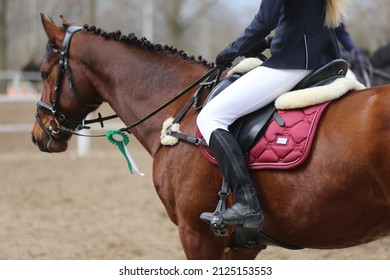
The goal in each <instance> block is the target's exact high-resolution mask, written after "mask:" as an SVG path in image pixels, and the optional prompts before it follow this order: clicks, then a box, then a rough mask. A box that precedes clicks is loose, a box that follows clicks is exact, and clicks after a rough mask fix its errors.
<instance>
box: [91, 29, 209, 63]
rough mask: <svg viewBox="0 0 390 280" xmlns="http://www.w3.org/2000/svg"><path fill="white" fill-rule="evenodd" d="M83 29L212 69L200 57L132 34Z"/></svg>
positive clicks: (118, 31)
mask: <svg viewBox="0 0 390 280" xmlns="http://www.w3.org/2000/svg"><path fill="white" fill-rule="evenodd" d="M83 27H84V29H85V30H86V31H88V32H90V33H94V34H96V35H99V36H102V37H103V38H106V39H111V40H115V41H121V42H124V43H126V44H134V45H137V46H139V47H141V48H144V49H148V50H150V51H153V52H167V53H170V54H174V55H178V56H180V57H181V58H183V59H184V60H192V61H194V62H196V63H201V64H203V65H205V66H208V67H210V68H211V67H214V63H209V62H208V61H207V60H206V59H204V58H203V57H202V56H198V57H197V58H195V56H193V55H191V56H189V55H187V54H186V53H185V52H184V51H183V50H178V49H177V48H175V47H173V46H169V45H161V44H153V43H152V42H150V41H149V40H148V39H146V38H145V37H142V38H138V37H137V36H136V35H135V34H134V33H130V34H129V35H127V36H126V35H123V34H122V32H121V31H120V30H116V31H113V32H106V31H104V30H102V29H101V28H98V27H96V26H94V25H92V26H90V25H88V24H84V26H83Z"/></svg>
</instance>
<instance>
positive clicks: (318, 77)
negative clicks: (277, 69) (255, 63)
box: [205, 59, 348, 153]
mask: <svg viewBox="0 0 390 280" xmlns="http://www.w3.org/2000/svg"><path fill="white" fill-rule="evenodd" d="M347 71H348V63H347V62H346V61H345V60H343V59H336V60H334V61H332V62H330V63H328V64H326V65H325V66H323V67H321V68H320V69H318V70H316V71H314V72H313V73H311V74H309V75H308V76H307V77H305V78H304V79H303V80H302V81H301V82H299V83H298V84H297V85H296V86H295V87H294V88H293V89H292V90H293V91H295V90H300V89H305V88H309V87H316V86H323V85H327V84H330V83H331V82H333V81H334V80H336V79H338V78H341V77H345V75H346V74H347ZM244 74H245V73H233V74H231V75H229V76H227V77H226V78H224V79H223V80H221V82H220V83H219V84H218V85H217V86H216V87H215V88H214V89H213V90H212V92H211V93H210V94H209V96H208V98H207V99H206V101H205V105H206V104H207V103H208V102H209V101H210V100H211V99H213V98H214V97H215V96H217V95H218V94H219V93H220V92H222V91H223V90H224V89H226V88H227V87H228V86H229V85H231V84H232V83H234V82H235V81H236V80H237V79H238V78H240V77H241V76H243V75H244ZM272 116H274V117H275V119H277V120H278V123H279V125H281V126H283V120H282V119H281V118H278V115H277V113H276V108H275V105H274V103H273V102H272V103H270V104H268V105H267V106H265V107H263V108H261V109H259V110H258V111H255V112H253V113H251V114H249V115H246V116H244V117H241V118H239V119H237V120H236V121H235V122H234V123H233V124H232V125H231V126H230V127H229V130H230V132H231V133H232V134H233V135H234V136H235V137H236V138H237V140H238V143H239V144H240V146H241V148H242V150H243V151H244V153H246V152H248V151H249V150H250V149H251V147H252V145H253V144H254V143H255V142H256V140H258V138H259V137H260V136H261V135H262V133H263V130H264V129H265V128H266V124H267V122H268V120H269V119H270V118H271V117H272Z"/></svg>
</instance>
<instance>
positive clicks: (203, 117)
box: [197, 67, 310, 229]
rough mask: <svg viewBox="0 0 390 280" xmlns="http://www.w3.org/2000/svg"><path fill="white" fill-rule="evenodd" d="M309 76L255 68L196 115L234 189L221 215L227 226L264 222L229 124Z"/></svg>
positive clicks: (252, 225) (303, 72) (254, 226)
mask: <svg viewBox="0 0 390 280" xmlns="http://www.w3.org/2000/svg"><path fill="white" fill-rule="evenodd" d="M309 73H310V71H308V70H278V69H270V68H266V67H258V68H256V69H255V70H252V71H251V72H249V73H247V74H245V75H244V76H243V77H241V78H240V79H238V80H237V81H236V82H234V83H233V84H232V85H231V86H229V87H228V88H227V89H225V90H224V91H223V92H221V93H220V94H219V95H218V96H216V97H215V98H214V99H213V100H212V101H211V102H210V103H209V104H208V105H207V106H206V107H205V108H204V109H203V110H202V111H201V113H200V114H199V116H198V120H197V124H198V127H199V129H200V131H201V133H202V135H203V137H204V138H205V140H206V142H207V143H208V144H209V146H210V149H211V151H212V152H213V154H214V156H215V158H216V160H217V162H218V165H219V167H220V168H221V170H222V173H223V175H224V177H225V179H226V180H227V181H228V183H229V185H230V187H231V188H232V190H233V195H234V199H235V204H234V205H233V206H232V207H231V208H229V209H227V210H226V211H225V212H224V213H223V214H222V216H223V218H224V220H225V223H226V224H237V225H243V226H244V227H247V228H251V229H260V228H261V225H262V221H263V216H262V213H261V211H260V207H259V203H258V200H257V194H256V190H255V187H254V184H253V182H252V180H251V178H250V176H249V171H248V169H247V166H246V160H245V156H244V154H243V152H242V150H241V148H240V147H239V145H238V143H237V140H236V139H235V138H234V137H233V136H232V135H231V134H230V132H229V131H228V127H229V125H231V124H232V123H233V122H234V121H235V120H236V119H238V118H239V117H241V116H244V115H246V114H249V113H251V112H253V111H255V110H257V109H259V108H262V107H264V106H266V105H268V104H269V103H270V102H272V101H273V100H274V99H276V98H277V97H278V96H280V95H281V94H283V93H285V92H287V91H288V90H290V89H292V88H293V87H294V86H295V85H296V84H297V83H298V82H299V81H301V80H302V79H303V78H304V77H305V76H307V75H308V74H309Z"/></svg>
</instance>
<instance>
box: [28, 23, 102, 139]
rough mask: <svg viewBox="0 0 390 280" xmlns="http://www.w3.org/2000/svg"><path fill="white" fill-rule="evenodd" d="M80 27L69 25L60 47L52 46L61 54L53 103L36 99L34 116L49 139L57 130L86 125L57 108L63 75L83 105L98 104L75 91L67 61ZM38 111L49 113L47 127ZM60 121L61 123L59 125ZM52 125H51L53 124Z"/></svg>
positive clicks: (94, 105) (74, 128) (94, 106)
mask: <svg viewBox="0 0 390 280" xmlns="http://www.w3.org/2000/svg"><path fill="white" fill-rule="evenodd" d="M82 29H83V28H82V27H79V26H69V27H68V28H67V29H66V33H65V37H64V41H63V43H62V46H61V49H55V48H52V50H53V52H55V53H59V54H60V55H61V59H60V60H59V63H58V73H57V78H56V84H55V87H54V92H55V96H54V100H53V104H52V105H51V104H47V103H45V102H43V101H38V103H37V111H36V114H35V118H36V120H37V122H38V124H39V126H40V127H41V128H42V130H43V131H44V132H45V133H46V134H47V136H48V137H49V138H50V139H53V138H55V136H54V135H57V134H58V133H59V132H61V131H62V132H64V133H66V134H71V133H72V132H73V131H75V130H80V129H82V128H83V127H85V125H86V121H85V120H82V121H78V120H74V119H72V118H70V117H68V116H67V115H66V114H65V113H63V112H62V111H61V110H60V109H59V98H60V95H61V84H62V81H63V77H64V75H66V77H67V79H68V81H69V88H70V89H71V90H72V91H73V93H74V95H75V96H76V98H77V100H78V101H79V102H80V103H81V104H82V105H84V106H86V107H90V108H98V107H99V106H100V105H101V103H100V104H90V103H87V102H86V101H85V100H84V99H83V98H82V97H81V96H80V94H79V92H78V91H77V89H76V87H75V85H74V82H73V77H72V72H71V69H70V65H69V63H68V53H69V47H70V42H71V40H72V38H73V36H74V35H75V34H76V33H77V32H79V31H80V30H82ZM39 111H42V112H44V113H46V114H48V115H51V120H50V125H49V127H46V126H45V125H44V123H43V121H42V119H41V116H40V115H39ZM60 122H61V123H62V124H63V125H60ZM52 124H53V125H54V126H53V125H52ZM55 140H56V141H60V140H59V139H58V138H55Z"/></svg>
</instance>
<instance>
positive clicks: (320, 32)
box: [228, 0, 340, 70]
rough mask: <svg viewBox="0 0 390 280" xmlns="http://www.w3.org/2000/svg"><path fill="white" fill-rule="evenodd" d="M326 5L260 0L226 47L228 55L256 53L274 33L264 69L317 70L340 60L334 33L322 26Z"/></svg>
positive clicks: (314, 1)
mask: <svg viewBox="0 0 390 280" xmlns="http://www.w3.org/2000/svg"><path fill="white" fill-rule="evenodd" d="M325 4H326V0H262V2H261V5H260V9H259V11H258V13H257V14H256V16H255V18H254V19H253V21H252V23H251V24H250V25H249V26H248V27H247V28H246V29H245V31H244V33H243V34H242V35H241V36H240V37H238V38H237V39H236V40H235V41H234V42H232V43H231V44H230V45H229V46H228V53H229V55H232V56H233V57H238V56H241V55H243V54H245V53H247V52H249V51H252V50H253V49H256V47H258V46H259V45H260V44H261V41H262V40H263V39H264V38H266V37H267V36H268V35H269V34H270V33H271V32H272V31H273V30H275V29H276V30H275V37H274V38H273V40H272V42H271V46H270V49H271V57H270V58H269V59H268V60H267V61H266V62H265V63H264V64H263V65H264V66H267V67H270V68H278V69H308V70H316V69H318V68H320V67H321V66H323V65H325V64H326V63H328V62H330V61H332V60H334V59H337V58H340V50H339V47H338V44H337V37H336V34H335V30H334V29H331V28H327V27H325V26H324V18H325Z"/></svg>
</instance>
